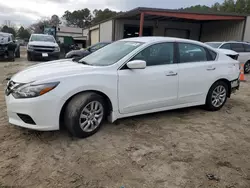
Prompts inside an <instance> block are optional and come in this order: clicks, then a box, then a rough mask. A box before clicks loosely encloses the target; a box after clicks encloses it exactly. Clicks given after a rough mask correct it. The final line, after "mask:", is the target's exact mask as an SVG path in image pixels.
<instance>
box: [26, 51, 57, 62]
mask: <svg viewBox="0 0 250 188" xmlns="http://www.w3.org/2000/svg"><path fill="white" fill-rule="evenodd" d="M27 53H28V55H29V56H30V57H32V58H33V59H55V60H57V59H59V57H60V52H41V51H39V52H38V51H27ZM43 54H47V55H48V56H47V57H44V56H43Z"/></svg>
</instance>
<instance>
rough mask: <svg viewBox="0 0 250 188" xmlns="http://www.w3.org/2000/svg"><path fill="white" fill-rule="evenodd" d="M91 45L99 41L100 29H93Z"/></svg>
mask: <svg viewBox="0 0 250 188" xmlns="http://www.w3.org/2000/svg"><path fill="white" fill-rule="evenodd" d="M90 37H91V45H93V44H96V43H98V42H99V29H95V30H92V31H91V34H90Z"/></svg>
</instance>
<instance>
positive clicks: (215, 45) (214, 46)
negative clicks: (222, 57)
mask: <svg viewBox="0 0 250 188" xmlns="http://www.w3.org/2000/svg"><path fill="white" fill-rule="evenodd" d="M206 44H207V45H209V46H211V47H212V48H219V46H220V45H221V44H222V43H221V42H206Z"/></svg>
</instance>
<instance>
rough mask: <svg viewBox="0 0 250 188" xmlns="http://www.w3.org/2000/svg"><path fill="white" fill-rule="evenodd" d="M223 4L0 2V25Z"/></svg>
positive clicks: (170, 0)
mask: <svg viewBox="0 0 250 188" xmlns="http://www.w3.org/2000/svg"><path fill="white" fill-rule="evenodd" d="M222 1H223V0H200V1H197V0H0V10H1V11H0V25H2V24H5V23H6V22H7V21H8V20H9V21H10V23H11V24H13V25H16V26H20V25H23V26H25V27H28V26H29V25H30V24H32V23H34V22H36V21H37V20H39V19H42V18H46V17H51V16H52V15H53V14H57V15H58V16H59V17H61V16H62V15H63V13H64V12H65V11H66V10H70V11H73V10H78V9H84V8H89V9H90V10H94V9H104V8H109V9H112V10H116V11H127V10H130V9H133V8H136V7H151V8H166V9H175V8H181V7H188V6H192V5H197V4H201V5H212V4H214V3H215V2H222Z"/></svg>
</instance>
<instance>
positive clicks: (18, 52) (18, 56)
mask: <svg viewBox="0 0 250 188" xmlns="http://www.w3.org/2000/svg"><path fill="white" fill-rule="evenodd" d="M15 55H16V58H20V48H18V49H17V51H16V54H15Z"/></svg>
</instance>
